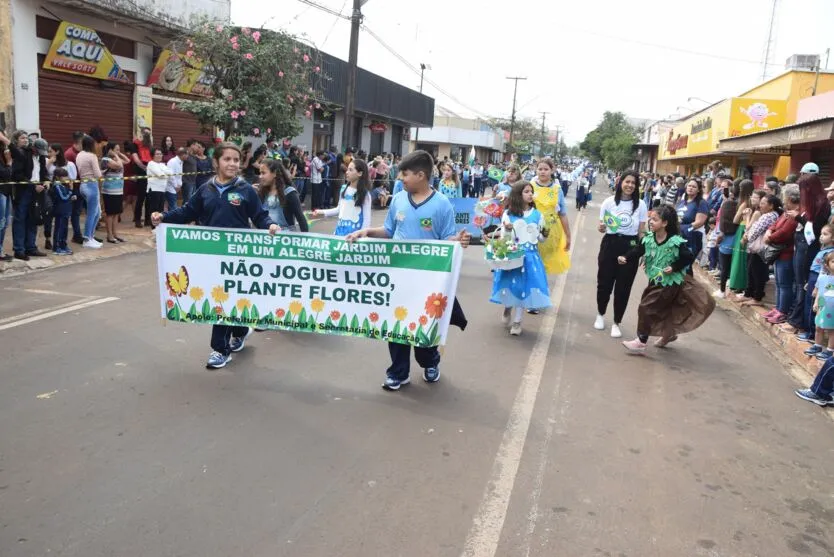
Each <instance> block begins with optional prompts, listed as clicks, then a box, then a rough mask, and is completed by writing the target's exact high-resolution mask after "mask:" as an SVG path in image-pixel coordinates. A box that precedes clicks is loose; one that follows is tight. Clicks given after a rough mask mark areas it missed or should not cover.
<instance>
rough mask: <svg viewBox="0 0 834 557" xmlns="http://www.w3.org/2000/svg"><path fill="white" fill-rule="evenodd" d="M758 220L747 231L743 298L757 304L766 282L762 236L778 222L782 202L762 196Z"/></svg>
mask: <svg viewBox="0 0 834 557" xmlns="http://www.w3.org/2000/svg"><path fill="white" fill-rule="evenodd" d="M758 212H759V214H760V216H759V218H758V219H757V220H756V222H754V223H752V224H751V225H750V228H749V229H748V230H747V232H746V234H747V248H748V250H747V289H746V290H745V292H744V298H745V300H746V301H750V302H751V303H756V304H759V303H761V301H762V300H763V299H764V295H765V291H764V289H765V284H767V280H768V272H769V271H768V268H767V264H766V263H765V262H764V260H763V259H762V257H761V255H760V253H761V250H763V249H764V247H765V243H764V236H765V233H766V232H767V231H768V229H770V227H771V226H773V225H774V224H776V221H777V220H779V215H780V214H781V213H782V202H781V201H780V200H779V198H778V197H776V196H775V195H762V196H761V201H759V211H758Z"/></svg>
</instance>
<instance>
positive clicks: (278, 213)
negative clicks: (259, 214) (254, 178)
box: [258, 158, 310, 232]
mask: <svg viewBox="0 0 834 557" xmlns="http://www.w3.org/2000/svg"><path fill="white" fill-rule="evenodd" d="M258 166H259V169H260V175H259V180H258V196H259V197H260V198H261V202H262V203H263V204H264V207H265V208H266V210H267V211H268V212H269V218H271V219H272V221H273V222H275V223H276V224H277V225H278V226H280V227H281V229H282V230H289V231H293V232H297V231H299V230H300V231H301V232H307V231H309V230H310V228H309V226H308V224H307V219H306V218H305V217H304V210H303V209H302V208H301V199H300V198H299V196H298V190H296V189H295V186H294V185H293V184H292V176H290V173H289V171H288V170H287V169H286V168H284V165H283V164H282V163H281V161H280V160H277V159H267V158H264V159H263V160H262V161H261V163H260V164H259V165H258Z"/></svg>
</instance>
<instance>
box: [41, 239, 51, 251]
mask: <svg viewBox="0 0 834 557" xmlns="http://www.w3.org/2000/svg"><path fill="white" fill-rule="evenodd" d="M43 249H45V250H47V251H49V250H51V249H52V241H51V240H47V241H45V242H44V243H43Z"/></svg>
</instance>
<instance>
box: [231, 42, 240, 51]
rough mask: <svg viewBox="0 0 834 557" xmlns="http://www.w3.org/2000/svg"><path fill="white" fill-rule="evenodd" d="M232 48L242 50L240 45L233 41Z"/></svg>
mask: <svg viewBox="0 0 834 557" xmlns="http://www.w3.org/2000/svg"><path fill="white" fill-rule="evenodd" d="M232 50H240V45H239V44H237V43H232Z"/></svg>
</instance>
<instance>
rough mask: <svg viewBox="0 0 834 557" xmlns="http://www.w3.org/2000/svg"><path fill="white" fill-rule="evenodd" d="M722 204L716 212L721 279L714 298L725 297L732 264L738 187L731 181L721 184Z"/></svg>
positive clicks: (736, 229)
mask: <svg viewBox="0 0 834 557" xmlns="http://www.w3.org/2000/svg"><path fill="white" fill-rule="evenodd" d="M722 189H723V196H724V198H725V199H724V202H723V203H722V204H721V208H720V209H719V210H718V216H717V223H718V237H717V238H716V241H717V242H718V261H719V266H720V268H721V279H720V282H719V287H718V290H716V291H715V292H714V293H713V296H715V297H716V298H724V297H725V296H726V295H727V282H728V281H729V280H730V270H731V268H732V264H733V247H734V246H735V243H736V235H737V234H738V224H737V223H736V222H735V216H736V213H737V212H738V201H737V199H738V196H739V186H738V185H737V184H733V182H732V180H729V179H726V180H724V181H723V182H722Z"/></svg>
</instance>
